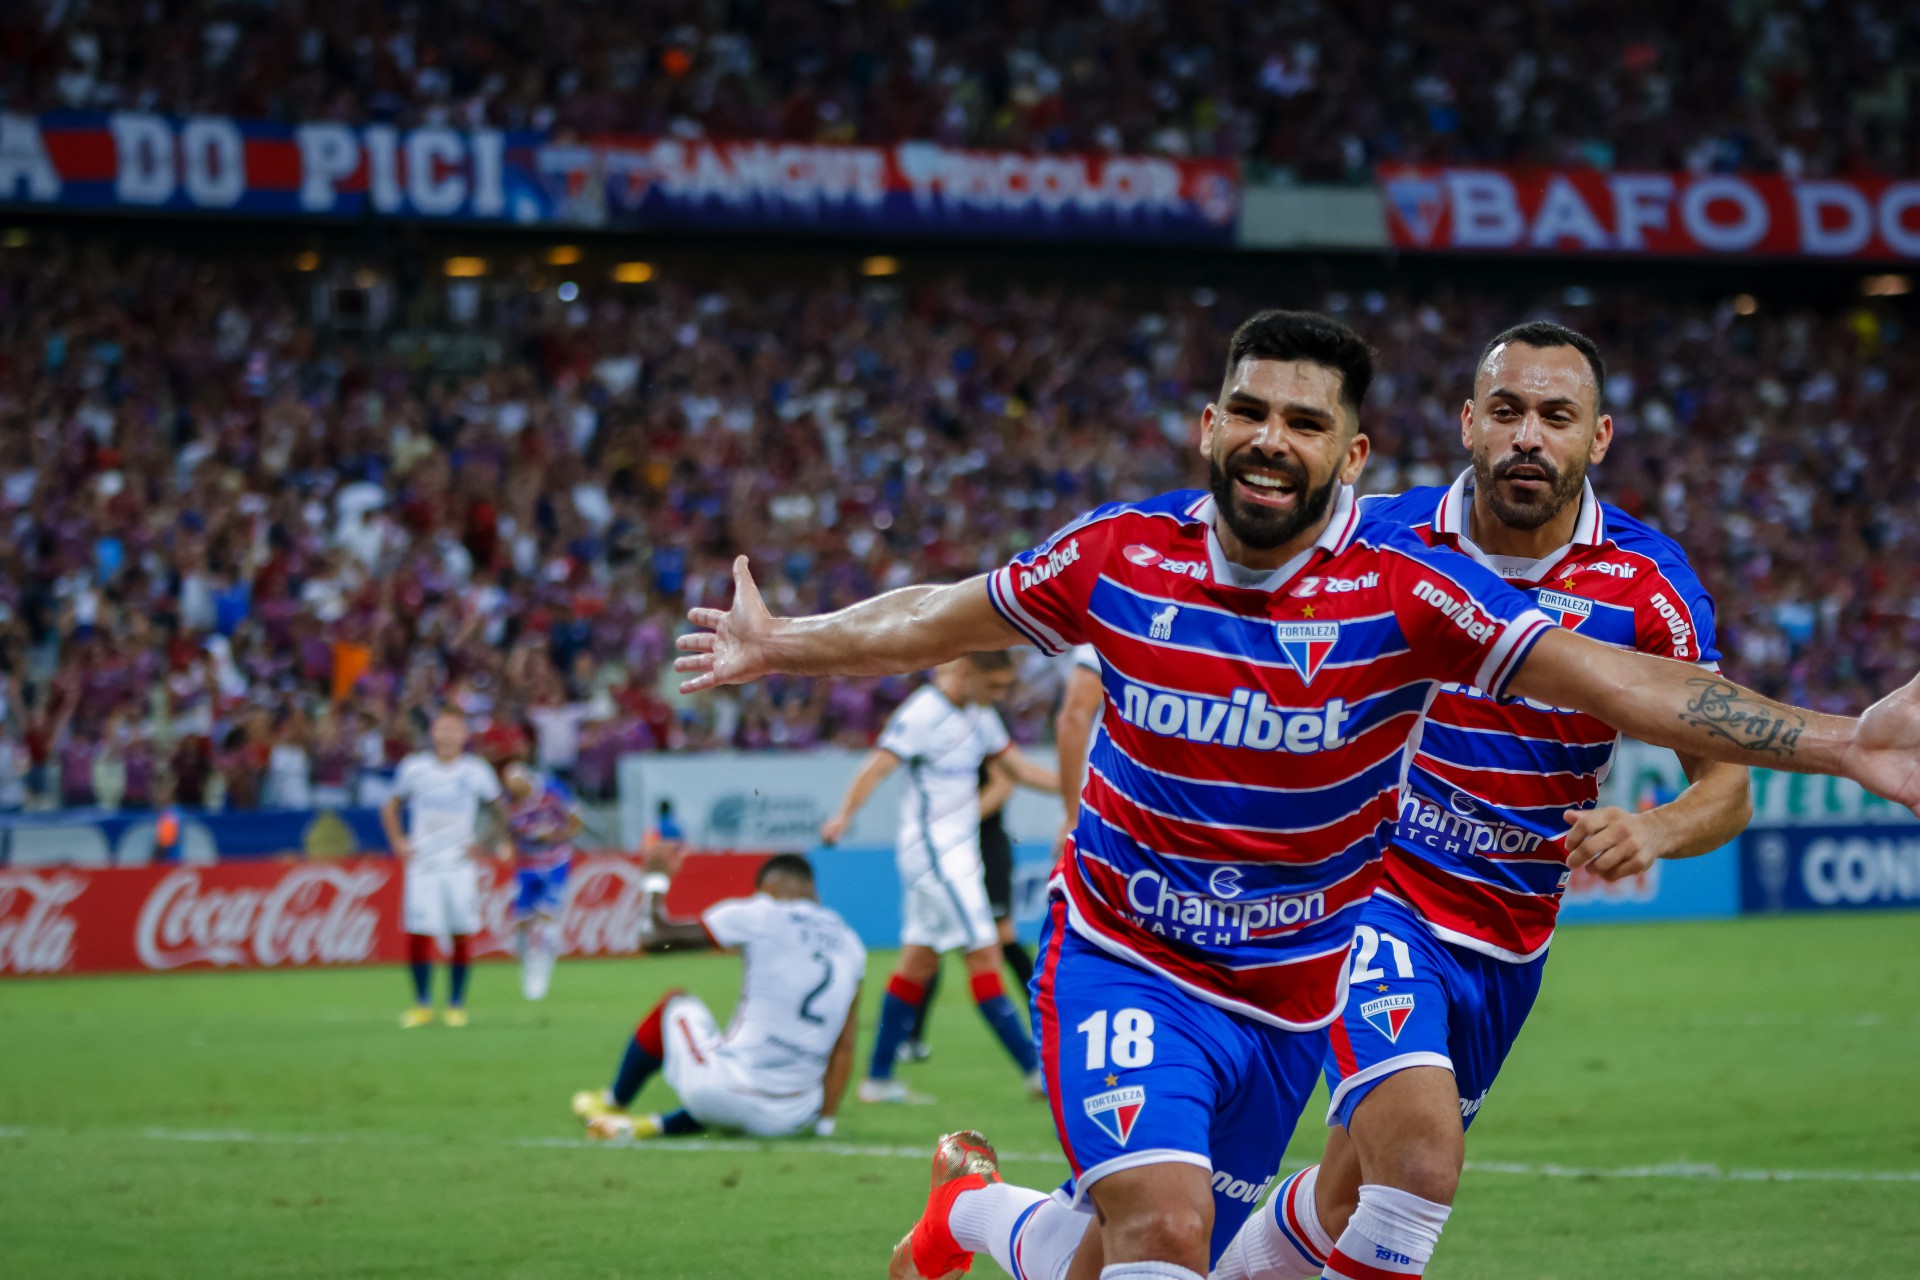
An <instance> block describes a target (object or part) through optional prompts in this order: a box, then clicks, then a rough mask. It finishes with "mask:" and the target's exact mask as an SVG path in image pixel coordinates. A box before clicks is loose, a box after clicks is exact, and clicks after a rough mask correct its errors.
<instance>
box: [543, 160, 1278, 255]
mask: <svg viewBox="0 0 1920 1280" xmlns="http://www.w3.org/2000/svg"><path fill="white" fill-rule="evenodd" d="M539 163H540V169H541V176H542V178H543V180H544V181H545V183H546V186H547V195H548V198H549V199H550V200H551V201H552V202H553V203H554V205H555V207H556V208H558V209H559V210H560V211H561V216H562V217H564V218H568V219H571V220H575V221H578V222H583V223H602V222H605V223H610V224H614V225H620V226H633V227H645V228H676V229H684V230H698V231H712V230H734V231H805V230H812V231H828V232H876V233H882V234H887V235H901V236H950V235H951V236H970V237H971V236H985V237H1002V236H1004V237H1008V238H1040V239H1052V238H1062V239H1075V240H1088V239H1094V240H1099V239H1118V240H1153V241H1161V242H1168V241H1180V242H1201V243H1220V244H1228V243H1231V242H1232V241H1233V238H1234V232H1235V228H1236V225H1237V223H1238V221H1239V216H1240V199H1241V185H1240V172H1239V166H1238V165H1237V164H1236V163H1234V162H1232V161H1225V160H1177V159H1172V158H1169V157H1165V156H1094V155H1023V154H1017V153H1010V152H993V151H966V150H958V149H955V148H951V147H943V146H940V145H938V144H936V143H931V142H906V143H900V144H897V145H894V146H890V147H847V146H829V145H824V144H815V143H796V142H721V141H708V140H704V139H701V140H686V139H679V138H643V139H615V140H608V141H605V142H602V143H598V144H595V145H591V146H572V147H567V146H550V147H547V148H545V149H543V150H542V151H541V152H540V157H539Z"/></svg>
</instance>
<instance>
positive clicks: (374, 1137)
mask: <svg viewBox="0 0 1920 1280" xmlns="http://www.w3.org/2000/svg"><path fill="white" fill-rule="evenodd" d="M56 1132H59V1133H60V1136H63V1137H65V1136H72V1135H71V1134H70V1133H67V1132H63V1131H56V1130H50V1129H25V1128H19V1127H0V1138H24V1137H30V1136H33V1135H35V1134H53V1133H56ZM134 1136H137V1137H141V1138H146V1139H149V1140H151V1141H154V1142H239V1143H254V1144H258V1145H263V1146H317V1145H340V1144H346V1143H354V1144H358V1145H364V1146H425V1145H428V1144H432V1143H436V1142H447V1141H449V1140H448V1139H440V1138H434V1137H430V1136H428V1135H425V1134H377V1133H360V1134H356V1133H263V1132H257V1131H255V1130H250V1129H157V1128H156V1129H140V1130H137V1131H135V1135H134ZM501 1142H502V1143H503V1144H504V1145H506V1146H511V1147H536V1148H554V1149H560V1150H588V1149H598V1150H612V1151H647V1152H674V1151H685V1152H700V1151H714V1152H726V1153H732V1154H735V1155H802V1154H804V1155H810V1156H811V1155H823V1156H836V1157H841V1158H851V1159H855V1160H925V1159H926V1158H927V1153H928V1148H926V1147H924V1146H920V1147H889V1146H878V1145H863V1144H858V1143H850V1142H781V1143H775V1142H758V1141H755V1140H753V1139H751V1138H672V1139H662V1140H660V1141H657V1142H594V1141H590V1140H589V1139H586V1138H504V1139H501ZM1000 1159H1001V1160H1002V1161H1003V1162H1005V1163H1008V1164H1050V1165H1054V1166H1056V1167H1058V1166H1059V1164H1060V1157H1059V1155H1058V1154H1055V1153H1052V1152H1047V1153H1039V1152H1032V1151H1002V1152H1001V1153H1000ZM1300 1167H1301V1166H1299V1165H1291V1164H1290V1165H1287V1166H1284V1167H1283V1172H1291V1171H1292V1170H1294V1169H1296V1168H1300ZM1467 1172H1469V1173H1491V1174H1503V1175H1512V1176H1516V1177H1523V1178H1587V1179H1593V1178H1604V1179H1646V1178H1660V1179H1667V1178H1676V1179H1691V1180H1696V1181H1707V1182H1890V1183H1916V1184H1920V1169H1728V1168H1723V1167H1722V1166H1720V1165H1717V1164H1640V1165H1625V1166H1622V1167H1619V1168H1613V1169H1594V1168H1586V1167H1583V1166H1579V1165H1565V1164H1530V1163H1522V1162H1515V1161H1510V1160H1469V1161H1467Z"/></svg>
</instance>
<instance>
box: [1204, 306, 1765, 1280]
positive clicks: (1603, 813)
mask: <svg viewBox="0 0 1920 1280" xmlns="http://www.w3.org/2000/svg"><path fill="white" fill-rule="evenodd" d="M1605 389H1606V365H1605V363H1604V362H1603V361H1602V360H1601V358H1600V352H1599V350H1598V348H1596V347H1595V346H1594V345H1593V343H1592V341H1590V340H1589V339H1587V338H1586V337H1584V336H1582V335H1580V334H1578V333H1575V332H1573V331H1572V330H1570V329H1567V328H1564V327H1562V326H1560V325H1557V324H1552V323H1548V322H1544V321H1542V322H1535V323H1532V324H1523V325H1519V326H1516V327H1515V328H1512V329H1509V330H1507V331H1506V332H1504V333H1502V334H1499V335H1498V336H1496V337H1495V338H1494V339H1493V340H1492V341H1490V342H1488V343H1487V345H1486V348H1485V350H1484V351H1483V352H1482V354H1481V359H1480V362H1479V365H1478V366H1477V369H1476V373H1475V378H1474V386H1473V396H1472V398H1471V399H1469V400H1468V401H1467V402H1466V404H1465V406H1464V408H1463V409H1462V412H1461V424H1460V427H1461V438H1462V442H1463V443H1464V444H1465V445H1466V447H1467V450H1468V453H1469V454H1470V456H1471V458H1472V465H1471V466H1470V467H1469V468H1468V469H1467V470H1466V471H1464V472H1462V473H1461V474H1460V476H1459V478H1457V479H1456V480H1455V481H1454V482H1453V484H1452V485H1449V486H1439V487H1433V488H1423V489H1415V490H1413V491H1412V492H1410V493H1404V494H1400V495H1397V496H1394V497H1384V496H1383V497H1370V498H1366V499H1364V500H1363V501H1362V506H1363V507H1364V508H1365V509H1366V510H1367V511H1368V512H1369V513H1370V514H1376V515H1379V516H1381V517H1383V518H1385V519H1389V520H1394V521H1396V522H1399V523H1402V524H1406V525H1407V526H1409V527H1410V528H1413V529H1414V530H1415V531H1416V532H1418V533H1419V534H1420V536H1421V537H1422V538H1423V539H1424V540H1425V541H1427V542H1429V543H1431V544H1432V545H1434V546H1438V547H1448V548H1451V549H1453V550H1455V551H1457V552H1459V553H1461V554H1462V555H1466V556H1470V557H1472V558H1473V559H1475V560H1476V561H1478V562H1479V563H1481V564H1483V565H1485V566H1487V567H1488V568H1490V569H1492V570H1493V571H1494V572H1496V573H1498V574H1499V575H1500V576H1501V577H1502V578H1503V579H1505V580H1506V581H1507V582H1508V583H1509V584H1511V585H1512V586H1513V587H1515V588H1516V589H1517V590H1519V591H1521V592H1523V593H1525V594H1526V595H1528V596H1530V597H1532V599H1533V601H1534V603H1535V604H1536V605H1537V606H1538V607H1539V608H1541V609H1542V610H1543V611H1545V612H1547V613H1548V614H1549V616H1552V617H1554V618H1556V619H1557V620H1558V621H1559V623H1560V625H1562V626H1563V627H1567V628H1569V629H1571V630H1573V631H1574V632H1575V633H1577V634H1579V635H1582V636H1586V637H1588V638H1590V639H1593V640H1596V641H1598V642H1600V643H1601V644H1606V645H1612V646H1615V647H1617V648H1621V649H1636V650H1638V651H1640V652H1642V653H1650V654H1656V655H1658V656H1660V657H1665V658H1672V659H1674V660H1676V661H1679V662H1688V663H1692V664H1694V665H1695V666H1697V667H1698V668H1700V670H1701V671H1702V672H1703V673H1706V674H1708V675H1711V674H1713V673H1714V672H1716V671H1717V670H1718V667H1719V662H1718V659H1719V654H1718V652H1717V651H1716V650H1715V647H1714V645H1715V637H1714V619H1713V602H1712V601H1711V600H1710V599H1709V598H1708V597H1707V593H1706V591H1705V589H1704V588H1703V587H1702V586H1701V585H1700V580H1699V579H1698V578H1696V577H1695V576H1694V573H1693V569H1692V568H1691V566H1689V565H1688V563H1687V558H1686V554H1685V553H1684V552H1683V551H1681V549H1680V548H1679V547H1678V546H1677V545H1676V544H1675V543H1674V542H1673V541H1672V539H1670V538H1667V537H1666V536H1664V535H1662V534H1660V533H1658V532H1656V531H1654V530H1652V529H1649V528H1648V527H1647V526H1645V525H1643V524H1641V523H1640V522H1639V521H1637V520H1635V519H1634V518H1633V517H1632V516H1630V515H1628V514H1627V513H1626V512H1624V511H1621V510H1620V509H1619V508H1617V507H1614V506H1611V505H1609V504H1607V503H1604V502H1601V501H1600V499H1599V498H1598V496H1597V495H1595V493H1594V492H1593V487H1592V486H1591V485H1590V484H1589V483H1588V482H1587V478H1586V475H1587V468H1588V467H1589V466H1590V465H1596V464H1598V463H1599V462H1600V461H1601V460H1602V459H1603V458H1605V457H1606V456H1607V452H1608V450H1609V449H1610V448H1611V447H1612V444H1613V421H1612V419H1611V418H1610V417H1608V416H1607V414H1606V413H1605V411H1604V408H1603V404H1604V401H1603V397H1604V393H1605ZM1616 740H1617V735H1616V734H1615V732H1614V730H1613V727H1612V726H1611V725H1608V724H1606V723H1605V722H1603V721H1601V720H1599V719H1597V718H1596V717H1594V716H1592V715H1588V714H1586V713H1584V712H1579V711H1573V710H1568V709H1563V708H1561V707H1557V706H1551V705H1548V704H1546V703H1536V702H1532V701H1515V702H1509V703H1507V704H1505V705H1500V704H1497V703H1495V702H1493V701H1492V700H1491V699H1489V698H1487V697H1485V696H1484V695H1482V694H1481V693H1480V692H1479V691H1478V690H1475V689H1472V688H1466V687H1453V686H1449V687H1445V688H1443V689H1442V690H1441V691H1440V694H1439V696H1438V697H1436V698H1435V699H1434V701H1433V704H1432V705H1431V706H1430V707H1429V708H1428V709H1427V715H1426V719H1425V723H1424V724H1423V725H1422V726H1421V729H1420V733H1419V737H1418V739H1417V744H1416V746H1415V747H1414V748H1413V752H1412V755H1413V759H1412V765H1411V767H1410V768H1409V769H1408V771H1407V783H1406V787H1405V789H1404V790H1403V792H1402V794H1401V798H1400V811H1399V817H1398V821H1397V822H1396V823H1395V826H1394V831H1393V835H1392V837H1391V840H1390V842H1389V844H1388V846H1387V850H1386V859H1385V863H1384V866H1385V870H1384V872H1383V874H1382V878H1381V883H1380V887H1379V888H1378V889H1376V890H1375V891H1374V896H1373V900H1372V901H1371V902H1369V903H1368V904H1367V905H1366V907H1365V908H1364V909H1363V910H1362V912H1361V917H1360V927H1359V930H1358V938H1359V942H1358V946H1357V948H1356V950H1355V953H1354V960H1353V969H1352V972H1351V976H1350V979H1349V981H1350V986H1349V988H1348V995H1347V1006H1346V1009H1345V1011H1344V1012H1343V1013H1342V1014H1341V1016H1340V1018H1339V1020H1338V1021H1336V1022H1335V1023H1334V1024H1333V1025H1332V1027H1331V1028H1329V1034H1330V1039H1331V1044H1330V1051H1329V1053H1328V1055H1327V1062H1326V1076H1327V1087H1328V1090H1329V1092H1330V1093H1331V1095H1332V1104H1331V1106H1330V1108H1329V1116H1328V1124H1329V1125H1330V1126H1331V1128H1330V1129H1329V1131H1328V1141H1327V1151H1326V1155H1325V1157H1324V1158H1323V1159H1322V1160H1321V1162H1320V1163H1319V1164H1317V1165H1313V1166H1310V1167H1309V1168H1307V1169H1303V1170H1301V1171H1300V1172H1298V1173H1295V1174H1293V1175H1291V1176H1289V1177H1288V1178H1287V1179H1285V1180H1284V1181H1283V1182H1282V1183H1281V1184H1280V1187H1279V1189H1278V1190H1277V1191H1276V1192H1275V1193H1274V1195H1273V1197H1272V1198H1271V1199H1270V1200H1269V1201H1268V1202H1267V1203H1266V1204H1265V1205H1264V1206H1262V1208H1261V1209H1260V1211H1259V1212H1257V1213H1255V1214H1253V1215H1252V1216H1251V1217H1249V1218H1248V1219H1247V1224H1246V1226H1244V1227H1242V1228H1241V1230H1240V1234H1239V1235H1237V1236H1236V1237H1234V1241H1233V1243H1232V1245H1230V1246H1229V1247H1228V1249H1227V1251H1226V1253H1225V1254H1223V1255H1222V1256H1221V1258H1220V1260H1219V1262H1218V1263H1217V1264H1216V1266H1215V1267H1214V1272H1213V1275H1214V1280H1308V1278H1309V1277H1312V1276H1318V1275H1322V1274H1325V1273H1327V1272H1328V1270H1329V1269H1331V1270H1333V1272H1334V1273H1335V1274H1342V1272H1341V1271H1340V1270H1339V1267H1340V1266H1343V1265H1345V1264H1338V1263H1336V1260H1335V1258H1334V1256H1333V1255H1334V1253H1335V1251H1336V1245H1335V1242H1336V1241H1338V1240H1339V1239H1340V1238H1341V1236H1342V1235H1343V1234H1344V1233H1345V1231H1346V1228H1347V1224H1348V1222H1349V1221H1350V1220H1351V1218H1352V1216H1353V1211H1354V1208H1355V1206H1356V1205H1357V1204H1358V1203H1359V1201H1360V1198H1361V1196H1362V1194H1370V1195H1371V1196H1372V1198H1374V1199H1376V1200H1398V1201H1399V1203H1400V1204H1401V1206H1402V1207H1404V1208H1405V1209H1406V1210H1407V1212H1408V1213H1409V1214H1411V1215H1414V1216H1419V1217H1422V1218H1424V1219H1426V1220H1428V1222H1429V1225H1430V1226H1431V1228H1432V1231H1430V1232H1428V1233H1426V1234H1427V1235H1433V1234H1435V1233H1437V1231H1438V1228H1439V1226H1440V1224H1441V1222H1442V1221H1443V1220H1444V1214H1442V1213H1441V1212H1440V1211H1439V1210H1437V1209H1428V1208H1425V1207H1424V1206H1441V1207H1443V1208H1444V1207H1445V1206H1450V1205H1451V1204H1452V1203H1453V1199H1454V1192H1455V1190H1456V1189H1457V1187H1458V1185H1459V1178H1460V1169H1461V1165H1462V1163H1463V1162H1464V1160H1465V1158H1466V1142H1465V1135H1466V1130H1467V1129H1468V1127H1469V1126H1471V1125H1472V1124H1473V1122H1474V1120H1475V1118H1476V1117H1477V1116H1478V1115H1479V1114H1480V1111H1481V1108H1482V1104H1483V1103H1484V1102H1485V1100H1486V1097H1487V1091H1488V1089H1489V1088H1491V1087H1492V1084H1493V1081H1494V1077H1495V1075H1496V1073H1497V1072H1498V1071H1499V1069H1500V1066H1501V1064H1502V1063H1503V1062H1504V1061H1505V1060H1506V1057H1507V1054H1508V1052H1509V1051H1510V1050H1511V1049H1512V1047H1513V1043H1514V1040H1515V1038H1516V1037H1517V1036H1518V1035H1519V1032H1520V1028H1521V1025H1522V1024H1523V1022H1524V1021H1525V1020H1526V1017H1527V1015H1528V1013H1529V1012H1530V1011H1531V1010H1532V1008H1533V1003H1534V999H1535V997H1536V996H1537V995H1538V993H1539V990H1540V981H1541V978H1542V975H1543V971H1544V970H1545V968H1546V963H1547V948H1548V944H1549V943H1550V942H1551V940H1552V938H1553V928H1554V919H1555V917H1556V915H1557V913H1558V911H1559V906H1560V895H1561V894H1562V893H1563V892H1564V891H1565V890H1566V887H1567V884H1568V881H1569V880H1570V878H1571V877H1572V875H1573V874H1574V872H1575V871H1576V870H1578V869H1579V868H1581V867H1585V868H1587V869H1588V870H1589V871H1590V872H1591V874H1593V875H1595V876H1598V877H1599V878H1601V879H1603V880H1621V879H1624V878H1626V877H1628V876H1632V875H1636V874H1639V873H1641V872H1644V871H1646V870H1647V869H1648V868H1649V867H1651V866H1653V864H1654V863H1655V862H1656V861H1658V860H1659V859H1662V858H1690V857H1696V856H1698V855H1700V854H1704V853H1708V852H1711V851H1712V850H1714V849H1718V848H1720V847H1721V846H1722V845H1724V844H1726V842H1727V841H1729V840H1731V839H1733V838H1734V837H1735V836H1736V835H1738V834H1739V833H1740V831H1741V830H1742V829H1743V828H1744V827H1745V826H1746V824H1747V819H1748V818H1749V817H1750V816H1751V813H1752V805H1751V803H1750V800H1749V797H1748V786H1747V770H1746V768H1745V767H1744V766H1742V765H1738V764H1730V763H1726V762H1723V761H1711V760H1705V759H1701V758H1700V757H1698V756H1694V755H1683V756H1682V757H1681V765H1682V767H1683V768H1684V770H1685V771H1686V774H1687V777H1688V778H1689V779H1690V780H1691V785H1690V786H1688V788H1687V789H1686V790H1685V791H1683V792H1681V793H1680V795H1678V796H1677V797H1675V798H1674V799H1673V800H1672V801H1671V802H1669V803H1667V804H1664V805H1661V806H1659V807H1658V808H1655V809H1650V810H1647V811H1645V812H1642V813H1628V812H1626V811H1624V810H1622V809H1618V808H1612V807H1607V808H1600V807H1597V806H1598V805H1599V794H1600V780H1601V778H1602V777H1604V776H1605V774H1606V772H1607V770H1608V768H1609V767H1610V766H1611V764H1612V761H1613V751H1614V744H1615V742H1616ZM1365 1188H1371V1189H1372V1190H1371V1192H1365V1191H1363V1189H1365ZM1428 1247H1430V1242H1429V1241H1427V1240H1426V1239H1425V1237H1424V1236H1423V1239H1422V1243H1421V1248H1422V1249H1425V1248H1428Z"/></svg>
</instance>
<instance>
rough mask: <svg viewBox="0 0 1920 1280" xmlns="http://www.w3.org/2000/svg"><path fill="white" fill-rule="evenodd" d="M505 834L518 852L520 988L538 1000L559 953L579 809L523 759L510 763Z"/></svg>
mask: <svg viewBox="0 0 1920 1280" xmlns="http://www.w3.org/2000/svg"><path fill="white" fill-rule="evenodd" d="M504 781H505V786H506V790H507V835H508V837H509V840H510V841H511V844H510V849H511V851H512V852H514V853H516V854H518V855H519V862H518V864H517V866H516V867H515V869H514V876H513V879H514V900H513V932H514V950H516V951H518V952H519V953H520V992H521V994H522V995H524V996H526V998H527V999H529V1000H544V999H546V996H547V987H548V985H549V984H550V983H551V982H552V981H553V962H554V961H555V960H556V959H557V958H559V955H560V912H561V908H562V907H564V906H565V905H566V892H567V873H568V872H569V871H570V870H571V869H572V868H573V838H574V837H575V836H577V835H579V834H580V828H581V822H580V811H579V809H578V808H577V807H576V806H575V804H574V802H573V794H572V793H571V792H570V791H568V790H567V788H566V787H565V786H564V785H563V784H561V783H560V782H557V781H555V780H553V779H551V778H543V777H541V776H540V775H539V774H537V773H535V772H534V771H533V770H532V769H529V768H528V767H527V766H526V765H524V764H510V765H508V766H507V769H506V773H505V775H504Z"/></svg>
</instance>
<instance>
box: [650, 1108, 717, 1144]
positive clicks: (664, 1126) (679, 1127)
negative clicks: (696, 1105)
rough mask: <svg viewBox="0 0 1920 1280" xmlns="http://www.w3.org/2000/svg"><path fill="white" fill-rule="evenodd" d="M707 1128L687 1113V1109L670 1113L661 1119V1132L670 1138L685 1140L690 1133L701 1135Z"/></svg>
mask: <svg viewBox="0 0 1920 1280" xmlns="http://www.w3.org/2000/svg"><path fill="white" fill-rule="evenodd" d="M704 1128H706V1126H705V1125H703V1124H701V1123H700V1122H699V1121H698V1120H695V1119H694V1118H693V1117H692V1116H691V1115H689V1114H688V1113H687V1109H686V1108H685V1107H682V1108H680V1110H678V1111H669V1112H667V1114H665V1115H663V1116H661V1117H660V1132H661V1133H664V1134H666V1135H667V1136H668V1137H669V1138H684V1137H686V1136H687V1135H688V1134H690V1133H699V1132H700V1131H701V1130H702V1129H704Z"/></svg>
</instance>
